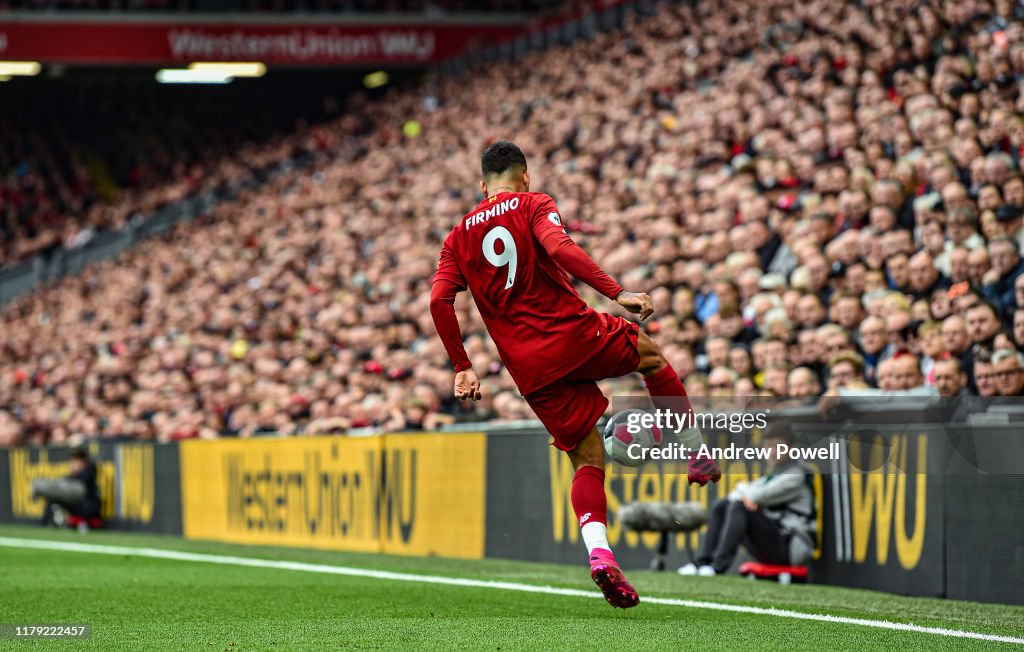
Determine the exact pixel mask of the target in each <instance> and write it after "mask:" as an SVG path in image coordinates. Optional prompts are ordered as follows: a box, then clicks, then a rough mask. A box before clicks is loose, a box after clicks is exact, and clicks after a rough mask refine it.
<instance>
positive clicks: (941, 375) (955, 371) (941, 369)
mask: <svg viewBox="0 0 1024 652" xmlns="http://www.w3.org/2000/svg"><path fill="white" fill-rule="evenodd" d="M933 380H934V385H935V388H936V389H937V390H939V396H942V397H943V398H963V397H965V396H969V395H970V392H969V391H968V389H967V374H966V373H964V369H963V365H961V364H960V361H959V360H957V359H956V358H947V359H945V360H939V361H938V362H936V363H935V373H934V378H933Z"/></svg>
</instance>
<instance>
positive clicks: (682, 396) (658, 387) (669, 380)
mask: <svg viewBox="0 0 1024 652" xmlns="http://www.w3.org/2000/svg"><path fill="white" fill-rule="evenodd" d="M644 383H645V384H646V385H647V392H648V393H649V394H650V395H651V400H652V401H653V402H654V407H656V408H659V409H663V410H672V411H673V412H677V413H685V414H688V415H689V419H690V423H691V424H693V406H692V405H690V399H689V398H687V397H686V389H685V388H684V387H683V381H681V380H679V374H677V373H676V370H675V369H673V368H672V365H670V364H666V365H665V368H664V369H662V370H661V371H659V372H658V373H656V374H652V375H650V376H647V377H646V378H644ZM669 397H679V398H678V399H676V400H672V401H665V400H658V399H666V398H669ZM678 435H679V441H680V443H681V444H683V445H684V446H687V447H689V448H694V449H695V448H699V447H700V445H701V444H703V443H704V438H703V437H702V436H701V434H700V430H699V429H697V428H692V427H691V428H687V429H685V430H683V431H682V432H680V433H678Z"/></svg>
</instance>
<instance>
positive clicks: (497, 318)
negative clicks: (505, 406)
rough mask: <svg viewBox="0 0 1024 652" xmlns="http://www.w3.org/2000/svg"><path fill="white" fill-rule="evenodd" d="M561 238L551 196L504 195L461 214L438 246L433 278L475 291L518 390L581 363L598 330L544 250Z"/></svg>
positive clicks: (536, 385) (563, 237)
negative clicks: (436, 264)
mask: <svg viewBox="0 0 1024 652" xmlns="http://www.w3.org/2000/svg"><path fill="white" fill-rule="evenodd" d="M565 240H568V236H566V234H565V229H564V228H563V227H562V221H561V216H560V215H559V213H558V207H557V206H555V202H554V200H553V199H551V197H549V196H547V195H545V194H544V193H539V192H529V193H511V192H505V193H499V194H498V195H495V196H493V197H490V198H488V199H486V200H484V201H483V202H481V203H480V205H478V206H477V207H476V208H475V209H473V210H472V211H471V212H470V213H469V214H468V215H466V216H465V217H464V218H463V219H462V220H461V221H460V222H459V223H458V225H456V226H455V228H453V229H452V232H451V233H450V234H449V235H448V237H447V238H446V239H445V242H444V247H443V248H442V249H441V260H440V262H439V264H438V267H437V278H440V279H447V280H449V281H451V282H452V283H454V284H456V285H457V286H458V287H459V288H460V289H466V288H467V287H468V288H469V290H470V291H471V292H472V293H473V300H474V301H475V302H476V306H477V308H478V309H479V310H480V315H481V317H483V320H484V324H486V326H487V331H488V333H490V335H491V338H492V339H493V340H494V344H495V345H496V346H497V348H498V353H499V354H500V355H501V359H502V361H504V363H505V366H506V367H508V370H509V373H511V374H512V378H513V379H514V380H515V382H516V385H517V386H518V387H519V391H520V392H522V393H523V394H529V393H530V392H533V391H535V390H537V389H540V388H541V387H544V386H545V385H547V384H549V383H551V382H554V381H555V380H557V379H559V378H561V377H562V376H564V375H566V374H567V373H569V372H570V371H572V370H573V369H575V368H576V367H578V366H579V365H580V364H582V363H583V362H584V361H585V360H586V359H587V357H588V356H589V355H590V353H591V352H592V350H593V348H592V347H593V345H594V344H595V343H596V342H597V341H598V338H599V337H600V335H601V327H602V320H601V318H600V316H599V315H598V313H597V312H595V311H594V310H592V309H591V308H590V307H588V306H587V304H586V303H585V302H584V301H583V299H581V298H580V295H579V294H578V293H577V292H576V289H575V288H574V287H573V285H572V282H571V281H570V279H569V276H568V275H567V274H566V272H565V271H564V270H563V269H562V267H561V266H560V265H559V264H558V263H557V262H555V260H553V259H552V257H551V256H550V255H549V254H548V251H547V250H546V249H545V244H547V245H548V249H550V248H551V247H552V246H553V244H554V243H556V241H565ZM605 278H607V277H605ZM609 282H610V283H613V282H611V281H610V279H609Z"/></svg>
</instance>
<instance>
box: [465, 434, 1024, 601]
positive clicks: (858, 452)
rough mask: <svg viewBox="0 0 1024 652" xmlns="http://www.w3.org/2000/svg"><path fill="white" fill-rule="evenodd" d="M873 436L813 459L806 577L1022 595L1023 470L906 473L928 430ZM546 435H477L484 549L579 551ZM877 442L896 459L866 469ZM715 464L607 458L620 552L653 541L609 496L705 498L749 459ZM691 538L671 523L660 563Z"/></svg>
mask: <svg viewBox="0 0 1024 652" xmlns="http://www.w3.org/2000/svg"><path fill="white" fill-rule="evenodd" d="M1003 430H1004V431H1005V430H1006V429H1005V428H1004V429H1003ZM1003 434H1006V433H1005V432H1004V433H1003ZM705 435H706V436H707V433H705ZM877 437H878V439H872V440H870V441H865V442H857V440H853V441H850V442H847V443H846V444H844V446H843V448H842V459H841V460H840V461H839V462H837V465H836V466H832V465H831V464H829V463H824V464H820V465H819V466H818V470H819V471H821V473H819V474H818V475H817V476H816V477H815V492H816V494H817V502H818V541H817V545H818V549H817V550H816V552H815V557H814V562H813V563H812V567H811V575H812V581H814V582H816V583H822V584H837V585H843V586H852V587H860V588H868V589H877V590H882V591H890V592H893V593H900V594H904V595H918V596H935V597H942V596H945V597H950V598H958V599H967V600H976V601H982V602H1002V603H1011V604H1024V475H1019V474H1018V475H966V474H953V475H942V474H937V473H931V474H928V473H917V472H916V468H917V465H918V464H922V465H925V464H926V463H927V459H928V455H932V456H942V455H946V456H947V457H948V455H949V451H943V450H942V447H941V441H940V440H935V439H932V440H927V441H926V440H925V439H922V438H920V437H915V436H911V435H908V434H906V433H904V432H896V433H888V434H887V433H879V434H878V435H877ZM547 441H548V437H547V436H546V435H545V434H544V433H543V432H541V431H535V432H523V431H518V432H493V433H491V434H490V436H489V437H488V448H487V462H488V481H487V531H486V534H487V536H486V544H485V555H486V556H487V557H502V558H508V559H522V560H531V561H547V562H562V563H572V564H581V563H583V560H584V556H585V555H584V548H583V544H582V542H581V541H580V540H579V536H578V530H579V528H578V526H577V524H576V522H575V515H574V514H573V512H572V506H571V504H570V503H569V488H570V483H571V481H572V475H573V474H572V469H571V467H570V466H569V463H568V460H567V459H566V456H565V455H564V454H562V453H560V452H558V451H556V450H554V449H553V448H552V447H551V446H548V445H547ZM713 441H714V435H711V436H710V437H709V443H713ZM879 450H884V451H886V455H889V456H892V459H895V460H898V461H899V465H892V466H891V467H887V468H884V469H883V470H877V469H876V470H871V471H869V470H870V469H872V468H873V467H872V466H871V461H872V456H873V455H876V454H877V452H878V451H879ZM726 471H727V473H726V475H725V476H724V477H723V479H722V481H721V482H720V483H719V484H718V485H714V486H709V487H707V488H700V487H690V486H688V485H687V482H686V469H685V467H684V466H682V464H662V465H649V466H647V467H643V468H642V469H641V470H639V471H638V470H622V469H621V468H617V467H614V466H613V467H610V468H609V471H608V489H609V523H608V532H609V540H610V542H611V544H612V545H613V547H614V548H615V554H616V557H617V558H618V559H619V561H620V563H622V565H623V566H624V567H625V568H645V567H647V566H648V564H649V563H650V561H651V559H652V558H653V556H654V554H655V551H656V549H657V544H658V535H654V534H647V535H639V534H637V533H633V532H625V531H623V529H622V527H621V525H620V523H619V522H618V519H617V517H616V514H615V512H616V510H617V509H618V507H619V506H620V505H622V504H623V503H627V502H631V501H633V500H645V501H652V500H660V501H698V502H701V503H703V504H705V505H708V504H711V503H712V502H714V500H716V499H717V498H718V497H719V496H723V495H727V494H728V493H729V492H730V491H731V490H732V488H733V487H734V486H735V485H736V484H737V483H738V482H742V481H749V480H750V479H753V478H754V477H756V476H757V475H758V474H759V473H760V471H761V469H760V467H759V466H758V465H757V464H756V463H744V464H741V465H738V466H737V465H732V466H728V467H727V468H726ZM698 540H699V534H693V535H683V534H678V535H672V538H671V549H670V553H669V556H668V567H669V568H670V569H672V568H676V567H678V566H679V565H681V564H682V563H685V562H686V561H688V558H687V556H686V553H685V551H684V546H685V544H686V543H687V541H689V543H690V545H691V546H692V547H693V549H694V550H696V547H697V544H698Z"/></svg>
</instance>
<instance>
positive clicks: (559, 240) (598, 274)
mask: <svg viewBox="0 0 1024 652" xmlns="http://www.w3.org/2000/svg"><path fill="white" fill-rule="evenodd" d="M532 230H533V235H534V237H536V238H537V241H538V242H540V244H541V246H542V247H544V251H546V252H548V255H549V256H551V258H552V259H553V260H554V261H555V262H556V263H558V264H559V265H561V266H562V269H564V270H565V271H567V272H569V273H570V274H572V275H573V277H575V278H577V279H579V280H581V281H583V282H584V283H586V284H587V285H589V286H590V287H592V288H594V289H595V290H597V291H598V292H600V293H601V294H603V295H604V296H606V297H608V298H609V299H611V300H612V301H615V299H616V297H618V296H619V294H621V293H622V286H621V285H619V284H618V283H616V282H615V280H614V279H612V277H610V276H608V274H606V273H605V271H604V270H603V269H601V267H600V266H599V265H598V264H597V263H595V262H594V259H593V258H591V257H590V256H588V255H587V252H585V251H583V249H582V248H581V247H580V246H579V245H578V244H576V243H575V242H573V241H572V238H570V237H569V236H568V235H567V234H566V232H565V229H564V228H563V227H562V218H561V217H560V216H559V214H558V209H557V208H556V207H555V203H554V202H553V201H551V200H550V199H548V200H546V201H544V202H542V203H541V204H540V205H539V206H538V207H537V210H536V212H535V213H534V216H533V224H532Z"/></svg>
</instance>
